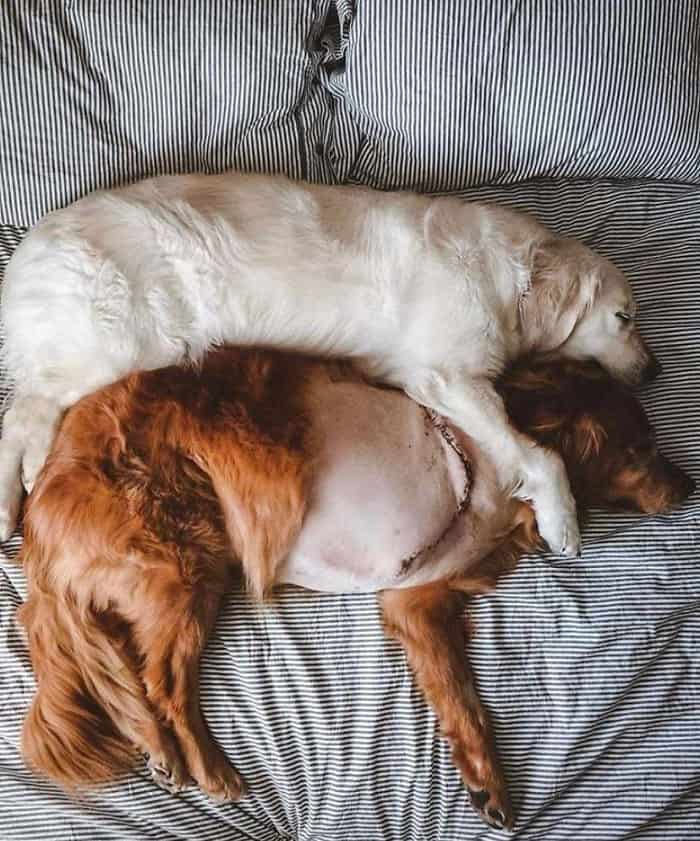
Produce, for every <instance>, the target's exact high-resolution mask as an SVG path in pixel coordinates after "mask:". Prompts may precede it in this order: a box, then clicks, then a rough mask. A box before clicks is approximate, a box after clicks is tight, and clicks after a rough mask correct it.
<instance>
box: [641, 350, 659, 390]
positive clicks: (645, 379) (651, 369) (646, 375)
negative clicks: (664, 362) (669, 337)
mask: <svg viewBox="0 0 700 841" xmlns="http://www.w3.org/2000/svg"><path fill="white" fill-rule="evenodd" d="M660 373H661V365H659V363H658V361H657V359H656V357H654V356H651V355H650V356H649V361H648V362H647V364H646V365H645V366H644V368H643V369H642V373H641V375H640V378H639V383H640V385H646V384H647V383H650V382H651V381H652V380H655V379H656V378H657V377H658V376H659V374H660Z"/></svg>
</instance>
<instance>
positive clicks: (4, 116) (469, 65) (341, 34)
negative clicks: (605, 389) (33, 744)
mask: <svg viewBox="0 0 700 841" xmlns="http://www.w3.org/2000/svg"><path fill="white" fill-rule="evenodd" d="M699 27H700V4H699V3H698V2H696V0H695V2H694V1H693V0H522V2H518V3H515V2H510V0H462V2H460V1H459V0H444V2H432V1H431V0H401V2H398V1H397V0H393V2H392V0H386V2H378V0H356V2H353V0H288V2H284V3H281V2H278V3H275V2H265V3H261V2H257V0H238V2H236V3H230V2H225V0H142V2H136V0H109V2H102V0H3V2H2V3H0V269H2V268H3V267H4V265H5V263H6V261H7V259H9V256H10V254H11V252H12V250H13V249H14V248H15V247H16V245H17V243H18V242H19V240H20V239H21V237H22V235H23V233H24V230H23V229H22V228H21V227H17V226H23V225H28V224H32V223H33V222H35V221H36V220H37V219H38V218H39V217H40V216H41V215H43V214H44V213H46V212H48V211H50V210H53V209H55V208H57V207H59V206H62V205H64V204H66V203H68V202H70V201H72V200H73V199H75V198H77V197H78V196H80V195H83V194H84V193H86V192H88V191H89V190H91V189H94V188H96V187H103V186H111V185H114V184H117V183H122V182H125V181H131V180H135V179H137V178H139V177H142V176H147V175H153V174H157V173H162V172H181V171H188V170H199V171H217V170H222V169H226V168H230V167H233V168H238V169H244V170H258V171H283V172H287V173H288V174H289V175H291V176H293V177H305V178H308V179H310V180H315V181H333V180H339V181H342V180H350V181H355V182H359V183H368V184H372V185H375V186H380V187H390V186H413V187H418V188H421V189H427V190H460V189H463V188H464V187H465V186H467V185H475V184H479V183H481V182H483V181H490V182H503V184H504V186H501V187H483V188H479V189H473V190H472V191H471V192H469V193H465V196H466V197H472V198H479V199H484V200H493V201H503V202H507V203H510V204H513V205H515V206H517V207H520V208H523V209H527V210H529V211H532V212H534V213H535V214H536V215H538V216H539V217H540V218H541V219H542V220H543V221H544V222H545V223H547V224H549V225H551V226H552V227H553V228H555V229H557V230H559V231H561V232H562V233H567V234H573V235H577V236H580V237H582V238H583V239H584V240H586V241H587V242H588V243H589V244H591V245H593V246H594V247H596V248H598V249H599V250H600V251H602V252H603V253H605V254H607V255H608V256H610V257H612V258H613V259H614V260H616V261H617V262H618V263H619V264H620V265H621V266H622V267H623V268H625V269H626V270H627V271H628V273H629V275H630V278H631V280H632V282H633V284H634V287H635V290H636V292H637V295H638V298H639V300H640V302H641V304H642V316H641V318H642V326H643V329H644V331H645V332H646V334H647V335H648V337H649V338H650V341H651V344H652V345H653V346H654V349H655V350H656V352H657V353H658V355H659V357H660V359H661V361H662V362H663V364H664V369H665V371H664V375H663V376H662V378H661V379H660V380H659V381H658V382H657V383H655V384H654V385H653V387H652V388H650V389H649V390H648V391H647V392H646V393H645V395H644V402H645V404H646V405H647V408H648V409H649V412H650V414H651V416H652V418H653V419H654V421H655V423H656V425H657V427H658V430H659V438H660V441H661V444H662V446H663V448H664V450H665V451H666V452H667V454H668V455H669V456H670V457H672V458H673V459H674V460H675V461H677V463H679V464H680V465H682V466H683V467H685V468H686V469H687V470H689V471H690V472H691V473H692V474H693V475H694V476H695V477H696V478H700V444H699V443H698V442H699V441H700V411H699V410H700V328H698V323H699V322H700V186H698V184H699V183H700V67H699V60H700V59H699V56H700V43H699V42H700V35H699V33H700V29H699ZM552 175H556V176H562V177H567V178H575V177H576V176H585V177H596V178H599V179H600V178H602V177H609V178H617V179H619V178H627V179H630V178H636V179H637V180H628V181H611V180H609V181H603V180H598V181H595V182H586V181H569V182H568V183H567V182H564V181H561V180H560V181H550V180H543V181H540V182H539V183H530V184H518V185H513V186H505V182H513V181H517V180H519V179H524V178H537V177H542V176H552ZM641 176H650V177H653V178H656V179H659V181H657V182H654V181H650V180H640V177H641ZM680 182H686V183H680ZM0 374H1V372H0ZM3 382H4V381H3V380H2V377H1V375H0V392H2V391H3V389H4V388H5V387H6V384H5V385H3ZM584 537H585V556H584V558H583V559H582V560H580V561H564V560H561V559H558V558H529V559H526V560H525V561H524V562H523V563H522V564H521V566H520V568H519V569H518V571H517V572H516V573H515V574H514V575H512V576H510V577H509V578H508V579H507V580H505V581H504V582H503V583H502V585H501V586H500V587H499V588H498V590H497V592H496V593H494V594H493V595H491V596H488V597H484V598H479V599H475V600H474V601H473V604H472V606H471V611H472V614H473V616H474V618H475V619H476V623H477V627H478V633H477V635H476V637H475V638H474V639H473V641H472V642H471V644H470V646H469V651H468V652H466V653H467V654H468V655H469V657H470V658H471V659H472V661H473V663H474V666H475V669H476V673H477V678H478V684H479V689H480V692H481V695H482V697H483V698H484V700H485V702H486V704H487V706H488V707H489V709H490V710H491V712H492V715H493V718H494V720H495V724H496V730H497V735H498V742H499V745H500V748H501V753H502V755H503V758H504V764H505V768H506V771H507V774H508V777H509V780H510V783H511V789H512V793H513V799H514V801H515V807H516V811H517V816H518V819H517V825H516V837H517V838H520V839H527V841H542V839H545V838H546V839H547V841H570V839H574V838H575V839H576V841H623V839H625V841H628V840H631V841H637V839H639V841H641V839H645V841H646V839H664V840H665V841H678V839H693V838H696V837H700V697H699V696H700V669H699V667H698V660H697V651H698V643H699V642H700V616H699V614H700V497H698V496H696V497H695V498H694V499H693V500H691V501H690V502H689V503H688V504H687V505H686V506H685V507H684V508H683V510H681V511H679V512H677V513H675V514H673V515H671V516H667V517H654V518H640V517H632V516H620V515H615V516H612V515H604V514H602V513H596V514H595V516H593V518H592V520H591V522H590V523H589V524H588V526H587V528H586V531H585V535H584ZM18 548H19V538H15V539H13V540H12V541H10V542H9V543H8V544H6V545H5V546H4V547H3V548H2V552H1V553H0V710H1V714H0V839H2V841H35V839H38V838H47V839H52V841H53V840H54V839H56V841H60V840H61V839H65V840H66V841H68V839H70V840H71V841H102V839H120V841H121V839H124V840H125V841H140V839H146V838H155V839H179V840H181V841H214V840H215V839H217V840H218V839H227V841H228V839H231V840H232V841H238V839H246V840H247V841H267V839H271V840H273V839H274V841H281V839H299V841H347V839H362V841H364V840H365V839H366V840H367V841H384V839H388V841H394V839H396V841H433V840H434V839H435V841H437V839H446V841H452V839H486V838H496V837H499V836H498V834H497V833H495V832H494V831H490V830H488V829H486V828H485V827H483V826H482V825H481V824H480V823H479V822H478V821H477V819H476V818H475V817H474V815H473V814H472V812H471V809H470V807H469V804H468V798H467V797H465V794H464V790H463V789H462V787H461V785H460V783H459V780H458V777H457V774H456V772H455V770H454V769H453V767H452V765H451V763H450V760H449V755H448V750H447V748H446V746H445V744H444V743H443V742H442V740H441V739H440V737H439V736H438V734H437V732H436V724H435V719H434V716H433V715H432V714H431V713H430V711H429V710H428V708H427V707H426V705H425V704H424V702H423V701H422V699H421V697H420V696H419V694H418V692H417V691H416V689H415V687H414V685H413V682H412V680H411V677H410V675H409V672H408V670H407V668H406V664H405V661H404V658H403V656H402V654H401V652H400V650H399V649H398V648H397V647H396V646H395V645H394V644H390V643H388V642H386V641H385V640H384V638H383V635H382V633H381V629H380V625H379V621H378V613H377V608H376V604H375V601H374V599H373V598H372V597H369V596H359V597H335V596H318V595H314V594H310V593H304V592H302V591H298V590H292V589H289V590H285V591H283V592H282V593H280V595H279V597H278V598H277V600H276V601H275V602H274V603H273V604H272V605H271V606H270V607H268V608H266V609H262V608H260V607H258V606H256V605H254V604H252V603H251V602H250V601H249V600H248V599H247V598H246V597H245V596H244V595H243V594H241V593H234V594H233V595H232V597H231V599H230V600H229V602H228V603H227V605H226V607H225V609H224V610H223V612H222V615H221V618H220V621H219V623H218V626H217V629H216V633H215V636H214V638H213V640H212V642H211V644H210V646H209V648H208V649H207V652H206V656H205V658H204V662H203V667H202V685H203V704H204V708H205V712H206V715H207V718H208V720H209V722H210V724H211V727H212V729H213V731H214V733H215V735H216V737H217V738H218V739H219V741H220V742H221V744H222V745H223V747H224V748H225V750H226V752H227V753H228V754H229V755H230V757H231V758H232V759H233V761H234V762H235V763H236V765H237V766H238V767H239V769H240V770H241V771H242V773H243V774H244V775H245V777H246V779H247V781H248V782H249V784H250V788H251V793H250V796H249V797H248V798H247V799H246V800H244V801H243V802H242V803H240V804H238V805H229V806H216V805H213V804H211V803H209V802H208V801H207V800H206V799H205V798H204V797H203V796H202V795H200V794H199V793H198V792H196V791H192V792H188V793H186V794H183V795H181V796H179V797H171V796H169V795H167V794H165V793H164V792H162V791H160V790H159V789H156V788H155V787H154V786H153V785H152V784H151V783H150V782H149V780H148V779H147V777H146V774H145V771H144V769H143V768H141V769H138V770H137V772H136V773H134V774H133V775H132V776H130V777H129V778H127V779H125V780H124V781H123V782H121V783H119V784H115V785H113V786H110V787H108V788H106V789H104V790H103V791H100V792H99V793H96V794H91V795H86V796H84V797H80V798H70V797H68V796H66V795H65V794H63V793H61V792H60V791H58V790H57V789H56V788H55V787H53V786H52V785H50V784H49V783H46V782H44V781H42V780H40V779H37V778H36V777H34V776H32V774H31V773H30V772H29V771H28V770H27V769H26V768H25V767H24V765H23V764H22V761H21V758H20V755H19V751H18V742H19V733H20V727H21V722H22V719H23V716H24V714H25V712H26V710H27V707H28V705H29V703H30V701H31V697H32V694H33V692H34V689H35V684H34V679H33V677H32V673H31V669H30V666H29V660H28V656H27V650H26V645H25V641H24V639H23V636H22V633H21V632H20V630H19V629H18V627H17V624H16V622H15V610H16V607H17V605H18V604H19V603H20V601H21V598H22V596H23V594H24V580H23V576H22V572H21V570H20V569H18V568H17V567H16V565H14V564H13V563H12V558H13V557H14V556H15V555H16V554H17V551H18Z"/></svg>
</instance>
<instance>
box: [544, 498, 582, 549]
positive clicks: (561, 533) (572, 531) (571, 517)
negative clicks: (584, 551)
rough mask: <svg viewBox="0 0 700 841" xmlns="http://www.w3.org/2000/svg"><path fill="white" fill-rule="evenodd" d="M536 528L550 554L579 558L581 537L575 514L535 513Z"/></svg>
mask: <svg viewBox="0 0 700 841" xmlns="http://www.w3.org/2000/svg"><path fill="white" fill-rule="evenodd" d="M536 515H537V528H538V529H539V532H540V536H541V537H542V540H544V542H545V543H546V544H547V546H548V547H549V549H550V551H551V552H555V553H558V554H561V555H565V556H566V557H569V558H578V557H580V556H581V535H580V532H579V527H578V521H577V519H576V514H575V513H573V514H572V513H569V512H567V511H563V512H560V511H557V512H554V513H553V514H549V513H548V512H543V511H541V510H538V511H536Z"/></svg>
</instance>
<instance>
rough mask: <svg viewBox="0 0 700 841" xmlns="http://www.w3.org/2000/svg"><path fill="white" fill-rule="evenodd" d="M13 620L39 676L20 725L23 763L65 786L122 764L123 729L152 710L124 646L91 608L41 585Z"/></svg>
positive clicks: (126, 758)
mask: <svg viewBox="0 0 700 841" xmlns="http://www.w3.org/2000/svg"><path fill="white" fill-rule="evenodd" d="M20 620H21V621H22V623H23V624H24V626H25V628H26V630H27V634H28V637H29V643H30V650H31V654H32V660H33V664H34V669H35V673H36V676H37V682H38V692H37V695H36V697H35V699H34V701H33V703H32V706H31V709H30V710H29V713H28V715H27V717H26V720H25V722H24V728H23V731H22V752H23V754H24V757H25V759H26V760H27V762H28V763H29V765H31V766H32V767H34V768H35V769H36V770H38V771H40V772H42V773H44V774H46V775H47V776H49V777H51V778H52V779H54V780H56V781H57V782H59V783H60V784H62V785H63V786H64V787H66V788H69V789H71V788H74V787H76V786H78V785H84V784H90V783H99V782H104V781H106V780H110V779H113V778H114V777H116V776H118V775H119V774H120V773H122V772H123V771H125V770H127V769H128V768H129V766H130V765H131V764H132V762H133V760H134V755H135V747H134V744H133V742H132V740H131V739H130V738H129V735H130V733H129V730H130V728H131V727H132V726H133V723H134V722H136V721H139V720H140V717H141V716H143V715H144V713H146V714H147V715H152V713H151V712H150V710H144V707H145V706H146V707H147V706H148V703H147V699H146V697H145V693H144V690H143V687H142V685H141V684H140V681H139V680H138V676H137V675H136V674H135V672H134V670H133V668H132V667H131V666H130V664H129V663H128V658H127V657H126V656H125V653H124V652H120V651H119V647H118V645H116V646H115V644H114V641H113V640H112V639H111V638H110V637H109V636H108V635H107V634H106V633H105V629H104V627H102V624H101V622H100V620H99V617H98V616H97V615H96V614H95V613H94V612H93V611H91V610H89V611H84V610H79V608H78V606H77V605H76V603H75V602H74V601H72V600H70V599H58V598H57V597H56V596H54V595H52V594H50V593H48V592H34V593H32V595H31V597H30V599H29V601H28V602H27V604H26V605H25V606H24V607H23V608H22V609H21V612H20Z"/></svg>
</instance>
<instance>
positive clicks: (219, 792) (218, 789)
mask: <svg viewBox="0 0 700 841" xmlns="http://www.w3.org/2000/svg"><path fill="white" fill-rule="evenodd" d="M199 787H200V788H201V789H202V791H204V792H206V794H208V795H209V797H211V799H212V800H215V801H216V802H217V803H232V802H235V801H236V800H240V799H241V797H243V795H244V794H245V793H246V791H247V789H246V785H245V783H244V782H243V780H242V778H241V775H240V774H239V773H238V772H237V771H236V770H235V769H234V768H232V767H231V766H230V765H229V764H228V763H227V764H226V765H223V764H220V765H219V767H218V768H217V769H216V770H215V771H214V772H213V773H211V774H208V775H207V777H206V779H204V780H201V781H199Z"/></svg>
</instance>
